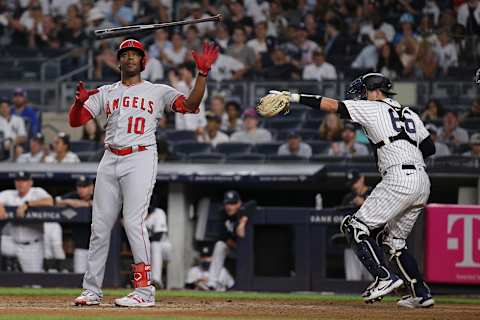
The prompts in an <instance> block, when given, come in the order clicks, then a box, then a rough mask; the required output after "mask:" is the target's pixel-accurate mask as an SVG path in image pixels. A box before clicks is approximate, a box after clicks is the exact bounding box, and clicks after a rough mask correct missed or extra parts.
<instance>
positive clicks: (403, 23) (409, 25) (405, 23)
mask: <svg viewBox="0 0 480 320" xmlns="http://www.w3.org/2000/svg"><path fill="white" fill-rule="evenodd" d="M399 22H400V27H401V28H402V32H397V34H396V35H395V38H394V39H393V43H394V44H398V43H399V42H401V41H402V40H403V39H404V38H405V37H413V38H415V39H417V40H418V35H417V34H416V32H415V30H414V24H415V19H414V18H413V16H412V15H411V14H410V13H408V12H405V13H404V14H402V16H401V17H400V20H399Z"/></svg>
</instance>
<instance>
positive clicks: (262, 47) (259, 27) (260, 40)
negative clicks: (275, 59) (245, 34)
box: [247, 21, 268, 59]
mask: <svg viewBox="0 0 480 320" xmlns="http://www.w3.org/2000/svg"><path fill="white" fill-rule="evenodd" d="M267 30H268V25H267V22H265V21H260V22H258V23H256V24H255V38H253V39H251V40H249V41H247V47H250V48H252V49H253V50H254V51H255V54H256V55H257V59H260V55H261V54H262V53H266V52H268V47H267Z"/></svg>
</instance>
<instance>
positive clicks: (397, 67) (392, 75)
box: [376, 43, 403, 80]
mask: <svg viewBox="0 0 480 320" xmlns="http://www.w3.org/2000/svg"><path fill="white" fill-rule="evenodd" d="M376 70H378V71H379V72H380V73H381V74H383V75H384V76H385V77H388V78H389V79H392V80H393V79H397V78H398V77H401V76H402V75H403V65H402V62H401V61H400V58H399V57H398V54H397V52H396V51H395V48H394V46H393V45H392V44H390V43H387V44H385V45H384V46H383V47H382V48H381V49H380V55H379V57H378V63H377V68H376Z"/></svg>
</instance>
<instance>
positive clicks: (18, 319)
mask: <svg viewBox="0 0 480 320" xmlns="http://www.w3.org/2000/svg"><path fill="white" fill-rule="evenodd" d="M11 319H12V316H11V315H6V316H0V320H11ZM14 319H15V320H139V319H141V320H158V319H161V320H177V319H178V320H212V318H205V317H161V316H156V317H143V316H142V317H138V316H126V317H124V316H115V317H99V316H95V317H82V316H78V317H65V316H35V317H32V316H31V315H29V316H20V315H15V318H14ZM242 319H247V318H236V317H229V318H215V320H242ZM248 319H249V320H251V318H248ZM262 319H268V318H262ZM272 319H273V318H272Z"/></svg>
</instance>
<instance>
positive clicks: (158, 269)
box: [145, 207, 172, 289]
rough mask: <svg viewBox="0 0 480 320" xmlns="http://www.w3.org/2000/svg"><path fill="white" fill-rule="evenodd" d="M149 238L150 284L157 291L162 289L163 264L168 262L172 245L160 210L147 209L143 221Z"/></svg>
mask: <svg viewBox="0 0 480 320" xmlns="http://www.w3.org/2000/svg"><path fill="white" fill-rule="evenodd" d="M145 226H146V227H147V230H148V234H149V238H150V251H151V255H152V283H153V285H154V286H155V287H157V288H158V289H160V288H163V282H162V270H163V264H164V262H166V261H170V259H171V256H172V244H171V243H170V240H169V239H168V234H167V232H168V227H167V215H166V214H165V211H163V210H162V209H160V208H154V207H149V208H148V216H147V218H146V219H145Z"/></svg>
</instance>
